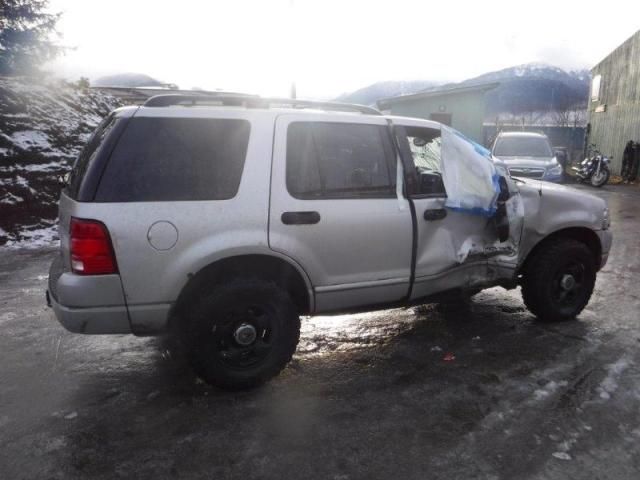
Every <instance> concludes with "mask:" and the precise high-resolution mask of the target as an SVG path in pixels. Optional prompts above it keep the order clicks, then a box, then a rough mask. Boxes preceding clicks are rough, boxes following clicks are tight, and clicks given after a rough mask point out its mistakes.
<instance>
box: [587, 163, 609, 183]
mask: <svg viewBox="0 0 640 480" xmlns="http://www.w3.org/2000/svg"><path fill="white" fill-rule="evenodd" d="M610 176H611V172H610V171H609V169H608V168H607V167H602V168H601V169H600V171H599V172H597V173H594V174H593V175H592V176H591V185H592V186H593V187H596V188H600V187H602V186H603V185H604V184H606V183H607V182H608V181H609V177H610Z"/></svg>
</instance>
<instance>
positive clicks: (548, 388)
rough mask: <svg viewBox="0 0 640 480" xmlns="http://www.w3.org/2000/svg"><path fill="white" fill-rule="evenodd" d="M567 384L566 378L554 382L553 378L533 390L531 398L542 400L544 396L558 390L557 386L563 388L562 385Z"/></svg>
mask: <svg viewBox="0 0 640 480" xmlns="http://www.w3.org/2000/svg"><path fill="white" fill-rule="evenodd" d="M567 385H568V382H567V381H566V380H562V381H560V382H554V381H553V380H551V381H550V382H549V383H547V384H546V385H545V386H544V387H543V388H539V389H537V390H536V391H534V392H533V398H534V399H535V400H544V399H545V398H547V397H548V396H550V395H551V394H552V393H555V392H556V391H557V390H558V388H563V387H566V386H567Z"/></svg>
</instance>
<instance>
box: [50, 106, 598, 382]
mask: <svg viewBox="0 0 640 480" xmlns="http://www.w3.org/2000/svg"><path fill="white" fill-rule="evenodd" d="M447 142H453V143H452V144H451V145H453V147H456V148H450V147H451V145H450V146H449V148H448V147H447ZM455 142H459V143H455ZM458 147H460V148H458ZM462 147H464V148H467V149H468V150H469V151H471V152H473V151H475V152H480V153H481V154H482V155H486V153H488V152H485V151H483V149H482V147H480V146H478V145H476V144H473V142H470V141H468V140H466V139H464V138H463V137H462V136H461V135H460V134H458V133H457V132H455V131H453V130H451V129H449V128H448V127H445V126H442V125H440V124H438V123H436V122H433V121H428V120H421V119H414V118H401V117H388V116H383V115H381V114H380V113H379V112H378V111H376V110H373V109H370V108H368V107H362V106H352V105H342V104H329V103H313V102H303V101H296V100H273V99H263V98H259V97H248V96H242V95H231V94H227V95H225V94H218V95H211V96H197V97H196V96H181V95H168V96H158V97H154V98H152V99H150V100H148V101H147V102H146V103H145V105H143V106H140V107H125V108H121V109H118V110H116V111H114V112H113V113H112V114H110V115H109V116H108V117H107V118H106V119H105V120H104V121H103V122H102V124H101V125H100V126H99V127H98V129H97V131H96V132H95V134H94V135H93V137H92V138H91V140H90V141H89V143H88V145H87V146H86V148H85V150H84V151H83V152H82V153H81V155H80V156H79V158H78V159H77V161H76V163H75V166H74V168H73V170H72V172H71V174H70V178H69V179H68V182H67V185H66V187H65V189H64V191H63V192H62V194H61V197H60V207H59V216H60V239H61V248H60V256H59V257H58V258H57V259H56V260H55V261H54V263H53V264H52V266H51V271H50V276H49V290H48V292H47V301H48V302H49V305H50V306H52V307H53V310H54V312H55V314H56V316H57V318H58V320H59V321H60V322H61V323H62V325H64V327H65V328H67V329H68V330H70V331H72V332H77V333H88V334H122V333H133V334H136V335H151V334H159V333H162V332H173V333H175V334H177V335H179V336H180V337H181V338H182V339H183V341H184V342H185V343H186V345H187V346H188V351H189V356H190V359H191V362H192V364H193V366H194V367H195V369H196V371H197V372H198V373H199V374H200V375H201V376H202V377H203V378H204V379H205V380H206V381H208V382H210V383H214V384H217V385H220V386H223V387H227V388H246V387H250V386H253V385H257V384H259V383H261V382H264V381H266V380H268V379H270V378H271V377H273V376H275V375H277V374H278V373H279V372H280V371H281V370H282V369H283V368H284V366H285V365H286V364H287V362H289V360H290V359H291V356H292V355H293V353H294V351H295V349H296V345H297V342H298V337H299V329H300V319H299V318H300V316H301V315H315V314H326V313H344V312H350V311H356V310H374V309H381V308H389V307H392V306H400V305H416V304H421V303H427V302H437V301H439V300H441V299H442V298H444V296H448V297H450V296H451V295H452V294H455V295H461V296H469V295H472V294H474V293H477V292H478V291H480V290H481V289H484V288H488V287H493V286H496V285H499V286H502V287H505V288H515V287H517V286H518V285H521V286H522V293H523V297H524V302H525V304H526V305H527V307H528V308H529V309H530V310H531V311H532V312H533V313H534V314H535V315H536V316H537V317H538V318H539V319H540V320H543V321H557V320H565V319H569V318H573V317H575V316H576V315H577V314H578V313H580V312H581V311H582V309H583V308H584V307H585V305H586V304H587V302H588V300H589V298H590V296H591V293H592V290H593V287H594V282H595V278H596V272H597V271H598V270H599V269H600V268H601V267H602V266H603V265H604V264H605V262H606V261H607V256H608V252H609V248H610V245H611V233H610V231H609V218H608V211H607V208H606V204H605V202H604V201H603V200H601V199H599V198H597V197H594V196H591V195H588V194H586V193H582V192H579V191H576V190H573V189H569V188H566V187H561V186H558V185H552V184H547V183H545V182H541V181H536V180H524V181H522V180H516V179H513V178H511V177H510V176H509V174H508V172H507V171H506V170H505V171H500V170H499V169H497V170H495V171H494V170H491V171H492V172H497V174H494V175H493V177H492V179H491V181H490V182H489V183H490V185H489V186H490V187H491V188H497V190H496V192H497V194H496V198H495V199H493V201H494V203H493V205H494V206H493V207H492V208H491V209H489V210H485V211H480V210H478V211H475V210H474V209H473V208H471V209H465V208H457V207H454V206H451V205H453V203H450V202H452V201H455V200H456V197H457V196H458V195H459V192H458V191H459V190H464V189H463V187H465V188H467V194H469V193H471V194H472V195H471V198H473V195H478V192H479V191H480V190H478V189H480V188H481V187H483V185H480V184H478V176H477V175H476V174H475V173H473V172H472V173H470V174H468V175H467V174H466V173H465V172H466V171H467V170H468V168H466V167H465V169H461V168H458V165H459V164H460V165H461V164H462V157H461V155H463V153H461V152H464V151H467V150H464V148H462ZM447 148H448V149H447ZM445 152H446V153H445ZM487 165H490V167H487ZM482 166H483V168H491V169H494V168H496V167H494V163H493V162H491V157H490V156H489V161H487V162H486V165H485V164H483V165H482ZM474 182H475V183H474ZM485 186H486V185H485ZM474 189H475V190H474ZM478 213H480V214H478Z"/></svg>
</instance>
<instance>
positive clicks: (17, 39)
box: [0, 0, 63, 75]
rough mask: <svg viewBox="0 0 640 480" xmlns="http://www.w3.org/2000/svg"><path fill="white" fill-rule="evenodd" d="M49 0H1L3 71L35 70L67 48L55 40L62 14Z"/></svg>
mask: <svg viewBox="0 0 640 480" xmlns="http://www.w3.org/2000/svg"><path fill="white" fill-rule="evenodd" d="M48 3H49V2H48V0H0V75H24V74H29V73H34V72H36V71H38V70H39V68H40V67H41V66H42V64H44V63H45V62H46V61H48V60H51V59H53V58H54V57H56V56H57V55H59V54H60V53H62V51H63V47H61V46H60V45H58V44H56V43H55V42H54V41H53V40H52V35H53V34H54V33H55V32H56V31H55V27H56V22H57V21H58V19H59V18H60V14H59V13H58V14H53V13H49V12H47V10H46V9H47V6H48Z"/></svg>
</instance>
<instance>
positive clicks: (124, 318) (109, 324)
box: [47, 292, 131, 334]
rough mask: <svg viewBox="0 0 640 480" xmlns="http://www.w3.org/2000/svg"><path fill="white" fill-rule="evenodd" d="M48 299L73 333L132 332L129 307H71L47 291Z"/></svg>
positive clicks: (63, 322) (58, 317)
mask: <svg viewBox="0 0 640 480" xmlns="http://www.w3.org/2000/svg"><path fill="white" fill-rule="evenodd" d="M47 294H48V295H47V299H48V301H49V302H50V305H51V308H53V312H54V313H55V315H56V318H57V319H58V321H59V322H60V324H61V325H62V326H63V327H64V328H66V329H67V330H69V331H70V332H73V333H89V334H101V333H107V334H108V333H131V326H130V325H129V315H128V314H127V307H125V306H117V307H92V308H71V307H65V306H64V305H60V304H59V303H58V302H57V301H56V299H55V298H54V297H53V295H50V294H49V292H47Z"/></svg>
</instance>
